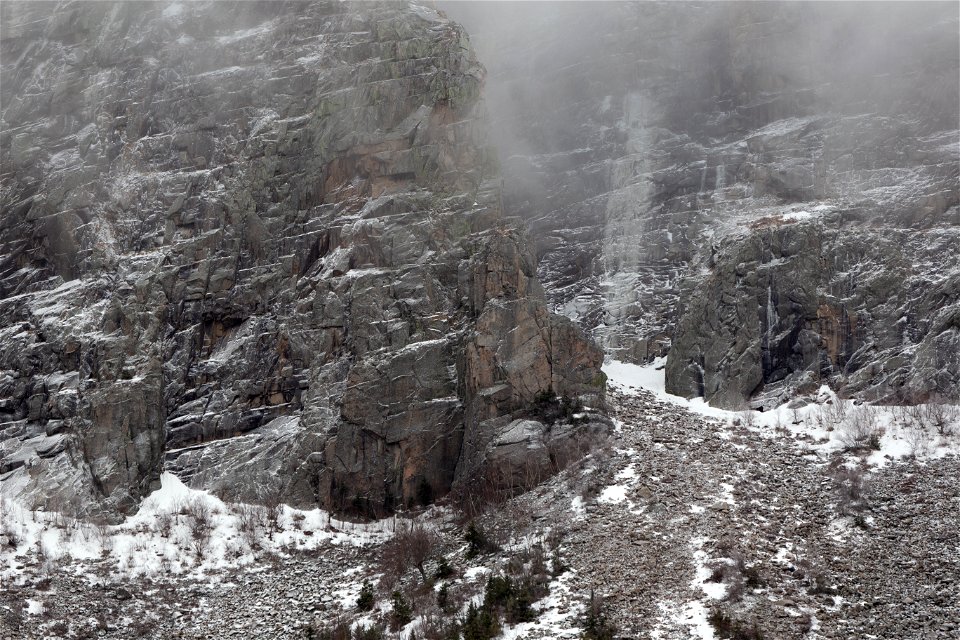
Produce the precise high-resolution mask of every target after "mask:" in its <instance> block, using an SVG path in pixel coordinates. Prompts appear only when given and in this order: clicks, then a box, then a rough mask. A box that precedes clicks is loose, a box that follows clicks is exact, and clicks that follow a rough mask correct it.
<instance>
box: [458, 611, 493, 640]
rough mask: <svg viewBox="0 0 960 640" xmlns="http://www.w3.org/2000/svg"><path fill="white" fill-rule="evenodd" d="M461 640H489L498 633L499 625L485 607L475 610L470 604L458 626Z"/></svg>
mask: <svg viewBox="0 0 960 640" xmlns="http://www.w3.org/2000/svg"><path fill="white" fill-rule="evenodd" d="M460 632H461V633H462V634H463V640H490V639H491V638H495V637H496V636H497V635H498V634H499V633H500V623H499V622H498V621H497V618H496V616H495V615H494V614H493V612H492V611H490V610H488V609H487V608H486V607H484V608H477V605H475V604H473V603H471V604H470V608H469V609H467V615H466V616H464V618H463V622H462V623H461V625H460Z"/></svg>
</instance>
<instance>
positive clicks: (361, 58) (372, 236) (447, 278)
mask: <svg viewBox="0 0 960 640" xmlns="http://www.w3.org/2000/svg"><path fill="white" fill-rule="evenodd" d="M2 17H3V32H2V44H0V46H2V53H3V67H2V74H3V75H2V81H3V82H2V84H3V111H2V132H0V135H2V140H0V142H2V160H3V163H2V164H3V173H2V187H0V189H2V195H3V211H2V224H0V247H2V251H0V254H2V256H3V258H2V261H0V294H2V295H0V297H2V301H0V318H2V336H3V340H2V345H0V370H2V373H0V390H2V393H0V397H2V406H0V412H2V420H3V431H2V432H0V482H2V488H3V491H4V492H5V493H10V494H13V495H17V496H19V497H21V498H23V499H25V500H27V501H28V502H33V503H34V504H36V503H37V502H38V501H42V500H47V501H48V502H50V503H55V504H61V505H62V504H64V503H67V502H73V503H76V505H77V506H78V508H80V509H89V510H92V511H97V510H102V511H104V512H107V513H110V512H116V511H117V510H120V511H123V510H126V509H130V508H134V507H135V506H136V504H137V503H138V501H139V499H140V498H141V497H142V496H143V495H145V494H146V493H147V492H148V491H149V490H150V489H151V488H152V487H154V486H155V485H156V482H157V479H158V477H159V474H160V472H161V470H162V469H163V468H167V469H170V470H172V471H174V472H176V473H178V474H179V475H180V476H181V477H182V478H183V479H184V480H185V481H187V482H189V483H191V484H192V485H194V486H198V487H204V488H207V489H211V490H214V491H217V492H218V493H220V494H222V495H224V496H225V497H228V498H232V499H245V500H258V499H267V498H270V497H271V496H278V495H279V496H282V497H284V498H285V499H287V500H289V501H292V502H296V503H301V504H321V505H324V506H330V507H334V508H339V509H348V508H349V509H356V510H358V511H362V512H364V513H368V514H372V513H381V512H384V511H387V510H389V509H391V508H394V507H396V506H398V505H400V504H405V503H408V502H411V501H415V500H419V499H421V498H423V497H425V496H426V497H429V496H437V495H441V494H442V493H444V492H446V491H448V490H449V489H450V487H451V486H452V484H453V482H454V480H455V478H456V477H457V470H458V468H459V467H460V466H476V465H480V464H482V462H483V459H484V456H485V455H486V453H487V449H488V447H487V444H488V442H489V440H491V439H492V437H493V436H492V435H491V436H487V437H486V438H485V439H484V438H481V440H482V441H481V442H480V446H479V447H477V446H474V447H473V448H471V449H470V451H469V452H466V453H465V449H464V448H463V446H462V443H463V441H464V438H465V437H470V438H472V439H475V438H474V436H473V433H474V431H476V430H477V429H478V425H477V424H476V421H475V420H474V418H473V416H474V414H478V415H479V414H480V413H482V414H483V416H484V417H486V416H489V415H496V416H501V417H502V416H507V417H509V416H511V415H513V414H516V415H517V416H522V415H526V412H527V409H528V408H529V406H528V405H529V404H530V403H531V402H532V400H533V396H535V395H536V394H537V393H540V392H544V391H546V390H548V389H550V388H552V389H553V390H554V391H555V392H557V393H565V394H569V395H572V396H583V397H584V399H585V400H586V401H587V402H588V404H592V405H593V406H597V407H599V406H602V396H603V389H602V385H600V386H599V387H598V386H596V380H597V376H598V375H599V365H600V362H601V360H602V355H601V353H600V351H599V349H598V348H597V347H595V346H593V345H592V344H591V343H590V342H589V341H587V340H586V339H585V338H584V336H583V335H582V334H580V333H578V332H575V331H573V332H572V331H569V330H567V329H565V328H555V327H563V325H562V322H561V321H559V320H557V319H555V318H553V317H551V316H550V314H549V313H548V312H547V311H546V307H545V303H544V301H543V297H542V290H541V289H540V287H539V284H538V283H537V280H536V273H535V261H534V259H533V257H532V255H531V254H530V253H529V250H528V249H527V241H526V239H525V236H524V235H523V234H522V233H521V232H519V231H516V230H514V228H513V227H515V226H516V225H515V224H514V223H512V222H511V221H510V220H508V219H506V218H505V217H504V215H503V212H502V211H501V209H500V199H499V192H498V190H497V186H498V185H497V182H496V176H497V172H496V162H495V161H494V160H493V158H492V157H491V155H490V153H489V152H488V150H487V148H486V141H485V137H486V134H485V129H484V112H483V105H482V102H481V100H480V93H481V89H482V84H483V74H484V72H483V68H482V67H481V66H480V65H479V64H478V63H477V61H476V59H475V57H474V54H473V52H472V49H471V47H470V45H469V41H468V40H467V39H466V36H465V35H464V33H463V30H462V29H461V28H460V27H459V26H458V25H457V24H455V23H453V22H451V21H450V20H447V19H446V18H444V17H443V16H441V15H439V14H438V13H436V12H435V11H433V10H430V9H425V8H422V7H418V6H415V5H408V4H405V3H356V4H354V3H341V2H294V3H273V2H257V3H248V2H243V3H222V2H217V3H207V2H189V3H187V2H185V3H162V4H152V3H103V4H100V3H96V4H95V3H79V4H63V5H57V6H56V8H53V7H52V6H48V5H33V4H29V3H22V4H11V3H5V4H4V5H3V16H2ZM514 222H515V221H514ZM510 305H514V306H516V307H518V308H519V307H523V308H525V309H528V310H529V314H528V315H527V316H523V317H519V316H516V315H514V316H512V317H509V318H507V317H500V316H498V315H496V312H494V311H490V309H500V308H502V307H504V306H510ZM500 321H504V322H512V323H515V324H514V325H511V326H509V327H505V326H498V322H500ZM558 323H560V324H558ZM511 331H519V332H530V331H532V332H533V333H534V334H536V335H539V336H541V338H542V341H541V343H536V344H534V345H530V346H526V345H527V343H524V344H522V345H521V344H514V343H510V344H508V345H506V346H503V347H502V348H500V349H499V350H497V351H496V352H495V353H493V354H492V355H490V356H489V357H485V358H481V359H480V360H472V359H471V357H470V356H469V355H467V354H469V353H472V351H471V349H472V348H473V347H472V346H471V345H476V344H478V343H480V342H483V341H484V339H485V338H483V337H480V336H487V335H495V336H496V338H497V339H499V338H501V337H503V336H505V335H507V334H509V333H510V332H511ZM517 352H522V357H523V358H526V357H530V358H534V359H539V362H540V363H541V366H538V367H537V368H535V370H533V371H532V372H526V371H524V372H523V373H522V374H521V375H519V376H514V374H513V373H511V371H515V370H517V369H519V368H521V367H520V365H519V364H516V365H515V364H513V363H514V361H515V360H517V359H518V358H521V356H520V355H518V353H517ZM559 366H562V367H563V371H562V372H560V371H559V370H558V367H559ZM468 373H469V375H468ZM478 381H482V382H480V383H478ZM484 385H494V386H496V387H498V388H499V387H501V386H502V387H505V388H506V391H505V392H504V393H503V394H502V396H497V397H496V399H495V400H492V401H487V400H484V401H482V402H481V401H480V400H478V399H477V398H478V397H480V396H483V395H484V393H485V392H486V391H487V387H486V386H484ZM487 395H488V396H489V395H490V394H487ZM485 397H486V396H485ZM480 405H482V407H483V409H482V410H480V409H477V408H476V407H478V406H480ZM604 424H605V423H604V422H603V421H602V420H601V421H600V422H597V423H595V424H594V427H596V428H603V425H604Z"/></svg>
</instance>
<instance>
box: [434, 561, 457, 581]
mask: <svg viewBox="0 0 960 640" xmlns="http://www.w3.org/2000/svg"><path fill="white" fill-rule="evenodd" d="M452 575H453V568H451V567H450V563H449V562H447V557H446V556H440V560H439V561H438V562H437V570H436V571H434V572H433V577H434V578H436V579H437V580H445V579H446V578H449V577H450V576H452Z"/></svg>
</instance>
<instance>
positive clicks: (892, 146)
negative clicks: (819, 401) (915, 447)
mask: <svg viewBox="0 0 960 640" xmlns="http://www.w3.org/2000/svg"><path fill="white" fill-rule="evenodd" d="M443 6H445V8H446V9H447V10H448V11H449V12H450V14H451V16H453V17H455V18H457V19H459V20H461V21H462V22H463V23H464V24H465V26H466V27H467V29H468V31H469V32H470V33H471V36H472V38H473V42H474V43H475V45H476V46H477V48H478V51H479V56H480V58H481V59H482V60H484V63H485V64H486V65H487V68H488V69H489V74H490V75H489V78H488V86H487V95H488V96H489V103H490V109H491V113H492V118H493V121H494V125H495V126H494V130H495V131H496V132H497V136H498V137H497V144H498V147H499V149H500V155H501V162H502V163H503V165H504V167H505V170H504V172H503V173H504V181H505V184H504V194H505V196H504V198H505V202H506V203H508V205H509V206H510V207H511V209H512V210H515V211H518V212H520V213H521V214H522V215H523V216H524V217H525V218H526V219H527V221H528V223H529V225H530V227H531V229H532V233H533V236H534V237H535V238H536V243H537V251H538V255H539V256H540V275H541V278H542V280H543V281H544V283H545V286H546V289H547V291H548V298H549V300H550V302H551V304H553V305H554V307H555V308H556V309H558V310H559V311H562V312H563V313H564V314H565V315H568V316H569V317H571V318H574V319H575V320H577V321H578V322H579V323H580V324H581V326H583V327H584V328H585V329H587V330H589V331H591V332H592V333H593V334H594V335H595V336H596V337H597V338H598V340H599V341H600V342H601V343H602V344H603V346H604V347H605V350H606V351H607V353H608V354H610V355H611V356H613V357H616V358H619V359H621V360H630V361H646V360H650V359H652V358H655V357H658V356H667V355H668V362H667V365H666V374H667V386H668V390H669V391H671V392H673V393H678V394H682V395H685V396H705V397H706V398H707V399H708V400H710V401H711V402H714V403H717V404H720V405H724V406H728V407H729V406H739V405H741V404H743V403H745V402H747V401H750V400H751V399H753V400H754V401H755V402H757V403H769V402H775V401H779V400H783V399H785V398H787V397H790V396H791V395H792V394H794V393H796V392H798V391H805V390H808V389H810V388H816V386H819V384H822V383H828V384H830V385H831V386H833V387H834V388H836V389H837V390H839V391H841V392H842V393H845V394H849V395H858V396H862V397H865V398H869V399H883V400H887V401H897V402H900V401H908V402H913V401H922V400H924V399H926V398H928V397H930V396H932V395H948V396H954V397H957V396H958V395H960V360H958V358H960V356H958V355H957V354H958V345H960V327H958V326H957V321H956V317H957V313H958V309H960V306H958V304H960V299H958V296H957V292H958V289H957V283H958V280H957V279H958V277H960V271H958V269H960V258H958V256H960V250H958V247H960V207H958V203H960V175H958V164H960V132H958V130H957V123H958V119H960V107H958V98H957V96H958V95H960V89H958V85H957V82H958V80H957V78H958V76H960V54H958V51H960V44H958V16H957V12H956V11H955V7H947V6H945V5H937V4H924V3H921V4H906V3H904V4H894V5H890V4H885V5H870V4H865V5H857V6H855V7H854V6H850V5H838V4H819V5H815V6H809V5H797V4H788V3H704V4H696V3H682V4H676V3H602V4H599V5H597V4H589V3H583V4H580V3H559V4H555V5H553V4H552V5H551V8H550V11H544V10H542V7H539V6H535V5H527V4H517V5H507V6H497V10H491V9H490V8H489V7H484V6H481V5H471V4H469V3H467V4H462V3H447V4H445V5H443Z"/></svg>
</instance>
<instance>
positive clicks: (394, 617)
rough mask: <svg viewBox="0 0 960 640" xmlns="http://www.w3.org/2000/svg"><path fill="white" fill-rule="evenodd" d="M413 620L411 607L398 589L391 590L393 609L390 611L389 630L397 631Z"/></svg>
mask: <svg viewBox="0 0 960 640" xmlns="http://www.w3.org/2000/svg"><path fill="white" fill-rule="evenodd" d="M411 620H413V609H412V608H411V607H410V603H409V602H407V599H406V598H404V597H403V593H402V592H401V591H399V590H397V591H394V592H393V609H392V610H391V611H390V630H391V631H397V630H399V629H401V628H403V627H405V626H406V625H407V624H409V623H410V621H411Z"/></svg>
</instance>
